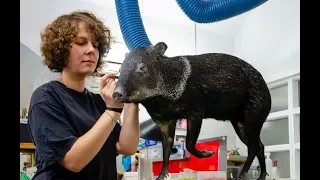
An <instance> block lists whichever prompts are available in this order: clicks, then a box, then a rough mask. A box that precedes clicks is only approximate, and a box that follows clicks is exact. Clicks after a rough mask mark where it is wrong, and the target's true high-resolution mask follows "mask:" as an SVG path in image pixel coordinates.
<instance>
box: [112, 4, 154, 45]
mask: <svg viewBox="0 0 320 180" xmlns="http://www.w3.org/2000/svg"><path fill="white" fill-rule="evenodd" d="M116 9H117V15H118V21H119V24H120V29H121V32H122V36H123V38H124V42H125V44H126V45H127V47H128V49H129V50H131V49H135V48H138V47H146V46H150V45H151V42H150V40H149V38H148V36H147V34H146V32H145V29H144V26H143V23H142V20H141V15H140V10H139V6H138V0H116Z"/></svg>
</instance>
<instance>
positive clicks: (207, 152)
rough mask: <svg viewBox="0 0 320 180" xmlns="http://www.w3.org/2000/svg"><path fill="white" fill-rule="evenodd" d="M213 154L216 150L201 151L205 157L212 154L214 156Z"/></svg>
mask: <svg viewBox="0 0 320 180" xmlns="http://www.w3.org/2000/svg"><path fill="white" fill-rule="evenodd" d="M213 154H214V152H212V151H207V150H205V151H201V153H200V155H201V157H204V158H206V157H210V156H212V155H213Z"/></svg>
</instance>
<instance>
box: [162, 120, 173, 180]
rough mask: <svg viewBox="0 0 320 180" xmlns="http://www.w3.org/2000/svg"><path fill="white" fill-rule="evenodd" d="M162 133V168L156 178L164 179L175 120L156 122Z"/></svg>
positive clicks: (166, 174) (166, 173)
mask: <svg viewBox="0 0 320 180" xmlns="http://www.w3.org/2000/svg"><path fill="white" fill-rule="evenodd" d="M158 126H159V128H160V130H161V134H162V150H163V163H162V170H161V173H160V175H159V177H158V178H157V180H164V179H165V178H166V177H167V176H168V168H169V158H170V152H171V149H172V146H173V140H174V135H175V129H176V121H172V122H170V123H158Z"/></svg>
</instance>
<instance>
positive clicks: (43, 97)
mask: <svg viewBox="0 0 320 180" xmlns="http://www.w3.org/2000/svg"><path fill="white" fill-rule="evenodd" d="M62 88H63V87H62V86H61V84H59V82H57V81H49V82H47V83H44V84H42V85H40V86H39V87H37V88H36V89H35V90H34V91H33V92H32V95H31V100H30V108H31V107H32V105H35V104H38V103H42V102H48V101H51V102H52V101H55V100H56V98H55V97H57V93H58V92H59V91H60V90H61V89H62Z"/></svg>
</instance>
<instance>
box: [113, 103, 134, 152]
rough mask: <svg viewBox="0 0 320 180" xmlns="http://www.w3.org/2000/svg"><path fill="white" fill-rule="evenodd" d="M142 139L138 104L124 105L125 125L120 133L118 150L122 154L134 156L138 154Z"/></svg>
mask: <svg viewBox="0 0 320 180" xmlns="http://www.w3.org/2000/svg"><path fill="white" fill-rule="evenodd" d="M139 138H140V124H139V106H138V104H134V103H132V104H124V114H123V125H122V128H121V131H120V137H119V142H118V143H117V149H118V152H119V153H120V154H124V155H132V154H134V153H136V151H137V148H138V145H139Z"/></svg>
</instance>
